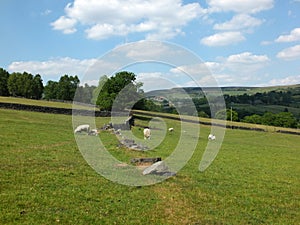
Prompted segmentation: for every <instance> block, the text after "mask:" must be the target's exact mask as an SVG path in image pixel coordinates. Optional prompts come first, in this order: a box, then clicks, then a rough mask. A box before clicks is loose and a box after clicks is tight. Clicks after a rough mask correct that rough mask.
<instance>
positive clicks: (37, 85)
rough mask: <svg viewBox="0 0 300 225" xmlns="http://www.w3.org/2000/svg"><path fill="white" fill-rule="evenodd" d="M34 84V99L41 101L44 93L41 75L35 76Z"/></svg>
mask: <svg viewBox="0 0 300 225" xmlns="http://www.w3.org/2000/svg"><path fill="white" fill-rule="evenodd" d="M32 82H33V84H32V98H34V99H41V98H42V96H43V91H44V84H43V80H42V77H41V75H39V74H37V75H35V76H34V78H33V81H32Z"/></svg>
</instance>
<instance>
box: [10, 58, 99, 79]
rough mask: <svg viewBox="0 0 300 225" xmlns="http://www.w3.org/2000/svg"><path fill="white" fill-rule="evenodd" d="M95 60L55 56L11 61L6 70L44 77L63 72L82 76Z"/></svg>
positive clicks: (56, 75) (62, 73)
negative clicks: (47, 58) (45, 59)
mask: <svg viewBox="0 0 300 225" xmlns="http://www.w3.org/2000/svg"><path fill="white" fill-rule="evenodd" d="M95 62H96V59H85V60H79V59H72V58H69V57H66V58H57V59H52V60H48V61H27V62H22V61H21V62H13V63H12V64H10V65H9V67H8V70H9V71H12V72H24V71H26V72H28V73H31V74H40V75H41V76H42V77H43V78H45V77H51V78H52V77H60V76H62V75H64V74H68V75H70V76H71V75H72V76H74V75H78V76H82V75H84V73H85V72H86V70H87V69H88V68H89V67H90V66H91V65H92V64H94V63H95Z"/></svg>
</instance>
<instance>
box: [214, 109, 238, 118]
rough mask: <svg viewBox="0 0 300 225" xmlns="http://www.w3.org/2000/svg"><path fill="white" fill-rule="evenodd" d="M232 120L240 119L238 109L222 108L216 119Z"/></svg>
mask: <svg viewBox="0 0 300 225" xmlns="http://www.w3.org/2000/svg"><path fill="white" fill-rule="evenodd" d="M225 118H226V120H231V119H232V121H239V116H238V113H237V111H235V110H231V109H224V110H220V111H218V112H217V113H216V119H222V120H223V119H225Z"/></svg>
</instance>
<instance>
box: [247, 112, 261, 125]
mask: <svg viewBox="0 0 300 225" xmlns="http://www.w3.org/2000/svg"><path fill="white" fill-rule="evenodd" d="M242 121H243V122H245V123H254V124H261V123H262V117H261V116H260V115H257V114H254V115H251V116H245V117H244V119H243V120H242Z"/></svg>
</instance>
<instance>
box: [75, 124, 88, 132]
mask: <svg viewBox="0 0 300 225" xmlns="http://www.w3.org/2000/svg"><path fill="white" fill-rule="evenodd" d="M82 131H85V132H87V133H89V131H90V125H88V124H83V125H79V126H78V127H76V129H75V130H74V133H75V134H76V133H81V132H82Z"/></svg>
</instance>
